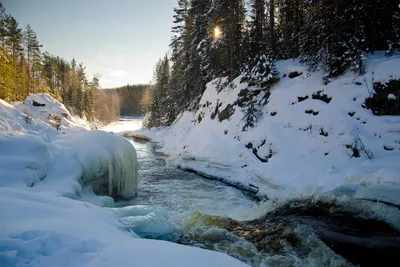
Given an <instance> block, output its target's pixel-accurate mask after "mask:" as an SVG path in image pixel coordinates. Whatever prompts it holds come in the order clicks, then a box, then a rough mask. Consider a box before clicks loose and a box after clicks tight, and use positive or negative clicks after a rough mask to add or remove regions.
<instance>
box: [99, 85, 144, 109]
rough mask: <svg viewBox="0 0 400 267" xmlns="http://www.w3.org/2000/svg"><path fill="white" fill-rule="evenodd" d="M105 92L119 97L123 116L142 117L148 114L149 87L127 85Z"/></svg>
mask: <svg viewBox="0 0 400 267" xmlns="http://www.w3.org/2000/svg"><path fill="white" fill-rule="evenodd" d="M105 90H106V91H108V92H115V93H116V94H117V95H118V97H119V103H120V109H119V110H120V115H121V116H142V115H143V114H144V113H145V112H146V110H147V107H148V103H149V101H150V97H149V85H147V84H134V85H131V84H127V85H124V86H121V87H117V88H112V89H105Z"/></svg>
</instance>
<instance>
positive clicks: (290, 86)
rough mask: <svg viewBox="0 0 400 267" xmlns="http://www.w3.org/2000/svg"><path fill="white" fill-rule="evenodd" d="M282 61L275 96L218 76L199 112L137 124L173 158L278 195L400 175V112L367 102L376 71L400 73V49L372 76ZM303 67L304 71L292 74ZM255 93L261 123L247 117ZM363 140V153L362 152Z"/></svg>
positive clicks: (380, 77)
mask: <svg viewBox="0 0 400 267" xmlns="http://www.w3.org/2000/svg"><path fill="white" fill-rule="evenodd" d="M277 68H278V70H279V72H280V75H281V80H280V82H279V83H278V84H276V85H275V86H274V87H273V88H272V89H271V95H270V97H269V98H268V104H266V105H259V104H258V103H259V102H261V101H265V98H264V99H263V97H264V96H265V95H266V93H265V92H263V91H257V90H258V89H257V88H252V87H248V86H247V84H246V83H240V77H238V78H237V79H236V80H234V81H233V82H232V84H231V85H228V86H226V87H225V88H223V89H222V90H217V89H216V84H215V83H214V82H210V83H209V84H207V88H206V90H205V92H204V94H203V97H202V99H201V101H200V108H199V109H198V110H197V112H194V113H190V112H186V113H184V114H183V115H182V117H180V119H179V120H178V121H177V122H175V124H173V126H172V127H169V128H166V129H161V130H160V129H150V130H149V129H142V130H139V131H138V132H137V133H138V134H142V135H146V136H148V137H150V138H152V139H153V140H155V141H159V142H161V143H162V144H164V148H163V149H161V151H162V152H165V153H167V154H169V155H171V157H169V163H170V164H173V165H175V166H179V167H182V168H184V169H190V170H195V171H197V172H199V173H201V174H203V175H206V176H210V177H218V178H219V179H221V180H225V181H227V182H230V183H232V184H235V185H238V186H240V187H242V188H247V189H249V190H252V191H258V194H259V195H260V196H267V197H269V198H282V197H284V198H287V197H293V196H303V195H312V194H316V193H322V192H327V191H329V190H333V189H334V188H337V187H339V186H341V185H344V184H360V185H364V186H369V185H373V184H384V185H400V175H399V173H400V165H399V164H398V162H399V161H400V135H399V133H400V118H399V117H398V116H374V115H373V114H372V112H371V111H370V110H368V109H365V108H363V107H362V105H363V103H364V100H365V98H366V97H368V96H369V95H370V91H371V89H372V88H373V86H372V81H373V80H374V81H375V82H377V81H388V80H389V79H393V78H396V77H398V69H399V68H400V56H393V57H391V58H384V57H383V56H382V55H377V56H374V57H371V58H370V59H369V60H368V61H367V73H366V74H365V75H364V76H357V75H356V74H354V73H347V74H345V75H344V76H342V77H339V78H336V79H331V80H330V83H329V84H327V85H324V83H323V82H322V74H321V73H318V72H317V73H308V72H307V71H306V69H305V68H304V67H303V66H302V65H301V64H299V63H298V62H297V61H293V60H286V61H280V62H278V64H277ZM294 71H296V72H298V74H300V75H299V76H296V75H289V74H290V73H293V72H294ZM289 76H291V77H292V78H290V77H289ZM293 76H296V77H294V78H293ZM232 85H233V86H232ZM249 94H254V95H257V97H255V98H254V99H256V100H257V102H256V103H255V104H254V105H255V107H256V108H258V112H256V113H255V114H254V117H253V119H254V122H255V126H254V127H251V126H247V125H246V120H245V117H246V114H247V107H248V105H246V103H245V101H246V99H245V97H243V96H246V95H249ZM241 102H242V103H243V102H244V105H240V104H241ZM257 105H258V106H257ZM241 106H242V107H241ZM244 128H246V129H245V130H243V129H244ZM363 146H364V147H365V151H363V150H362V148H363ZM356 147H357V148H358V149H359V150H360V156H361V157H358V158H356V157H352V155H353V154H354V148H356ZM388 148H390V149H388ZM365 152H367V153H365ZM368 152H372V154H373V157H372V159H369V156H368V155H372V154H370V153H368ZM382 192H383V191H382Z"/></svg>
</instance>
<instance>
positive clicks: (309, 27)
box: [147, 0, 400, 126]
mask: <svg viewBox="0 0 400 267" xmlns="http://www.w3.org/2000/svg"><path fill="white" fill-rule="evenodd" d="M174 11H175V15H174V19H173V23H174V26H173V27H172V32H173V37H172V41H171V49H172V55H171V59H170V60H171V62H170V65H171V70H170V74H169V76H168V77H169V78H168V79H165V80H164V81H163V82H162V83H161V82H160V79H161V77H159V76H158V75H161V76H165V75H166V74H165V71H164V72H161V71H160V70H159V68H160V66H159V65H160V63H159V64H157V67H156V71H155V79H154V85H153V86H152V89H151V94H150V99H151V100H150V102H151V105H150V109H149V110H150V112H151V116H150V118H151V120H149V122H148V125H147V126H160V125H169V124H171V123H172V122H173V121H174V120H175V118H176V117H177V116H178V115H179V113H181V112H182V111H184V110H192V109H195V108H196V107H197V103H198V102H199V100H200V97H201V95H202V93H203V92H204V90H205V85H206V83H208V82H210V81H212V80H214V79H216V78H220V79H221V78H224V79H221V81H224V83H222V86H224V85H227V84H229V83H230V82H231V81H232V80H233V79H234V78H235V77H238V76H239V75H242V81H246V82H248V83H249V86H253V87H255V88H256V89H258V90H268V89H269V88H270V87H271V86H272V85H273V84H274V83H276V82H277V81H278V80H279V73H278V72H277V70H276V67H275V62H276V61H277V60H280V59H288V58H299V59H300V60H301V62H302V63H304V64H306V65H307V66H308V68H309V70H310V71H315V70H322V71H323V72H324V73H325V77H324V81H325V82H328V81H329V79H330V78H332V77H336V76H339V75H341V74H343V73H344V72H345V71H347V70H352V71H354V72H356V73H358V74H360V75H362V74H363V73H364V71H365V70H364V58H365V56H366V54H367V53H374V51H375V50H387V55H388V56H390V55H393V54H394V53H395V50H396V49H397V48H398V47H399V46H400V7H399V5H398V1H397V0H361V1H360V0H247V1H245V0H178V3H177V8H175V9H174ZM246 18H247V20H246ZM167 80H168V83H165V82H166V81H167ZM220 83H221V82H220ZM250 103H252V102H251V101H250ZM253 104H254V103H253ZM254 110H256V107H255V106H254V105H252V104H250V107H249V112H247V113H248V121H249V123H248V124H249V126H251V125H252V124H253V121H254V120H255V115H254V114H255V112H254Z"/></svg>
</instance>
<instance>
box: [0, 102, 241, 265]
mask: <svg viewBox="0 0 400 267" xmlns="http://www.w3.org/2000/svg"><path fill="white" fill-rule="evenodd" d="M30 99H36V100H37V101H39V99H37V98H35V97H32V98H30ZM36 100H35V101H36ZM40 100H41V101H43V102H40V103H42V104H43V103H45V104H46V106H42V107H39V108H41V109H37V108H38V107H37V106H32V107H31V106H30V104H27V102H25V104H19V105H18V106H19V107H20V108H21V107H22V108H23V107H25V108H26V109H25V110H24V111H25V112H27V114H29V116H27V115H26V114H24V113H23V112H21V111H20V110H17V109H15V108H14V107H13V106H11V105H9V104H7V103H6V102H4V101H3V100H0V203H1V205H0V225H1V227H0V266H44V267H46V266H49V267H50V266H71V267H72V266H74V267H75V266H96V267H99V266H132V264H133V265H137V266H245V264H243V263H241V262H240V261H238V260H235V259H233V258H231V257H229V256H227V255H223V254H220V253H216V252H212V251H207V250H202V249H198V248H192V247H186V246H182V245H177V244H174V243H169V242H162V241H155V240H145V239H140V238H138V235H136V234H135V233H134V232H128V231H127V230H126V228H129V229H131V230H136V229H137V228H136V225H137V224H138V223H141V224H146V223H149V225H151V226H154V227H157V226H158V225H157V224H155V223H154V219H157V218H156V217H155V216H156V215H152V213H151V214H147V216H146V218H145V217H143V220H140V221H132V220H131V219H130V215H132V212H128V213H129V214H126V215H125V216H122V217H121V216H119V215H118V214H114V212H115V211H114V210H113V209H110V210H107V209H105V208H101V207H99V206H96V205H93V204H90V203H95V204H97V205H102V206H113V200H112V199H111V198H110V197H106V196H103V197H97V196H95V195H94V194H93V192H92V188H93V189H94V190H95V191H98V192H99V191H102V192H104V193H106V194H109V195H113V194H121V195H122V196H124V197H131V196H133V195H134V194H135V193H136V190H137V168H136V166H135V165H136V152H135V150H134V148H133V146H132V144H131V143H130V142H129V141H128V140H126V139H124V138H123V137H120V136H115V135H112V134H110V133H107V132H103V131H86V130H85V129H86V126H85V124H82V125H81V126H78V129H76V121H75V120H74V119H73V118H72V117H70V114H69V113H66V114H67V115H66V116H65V117H64V119H62V120H61V122H62V126H61V131H57V130H56V129H54V128H53V127H52V126H50V125H49V124H48V123H49V121H48V120H47V118H46V116H48V115H46V114H47V113H48V112H49V111H51V113H50V114H53V115H52V117H54V116H59V115H60V114H61V116H64V115H62V113H65V110H64V107H63V106H62V105H61V104H60V103H56V102H53V99H51V98H48V97H47V96H46V95H44V98H43V99H42V98H41V95H40ZM42 111H43V112H42ZM45 112H46V113H45ZM35 116H38V117H37V118H38V119H37V118H36V117H35ZM40 119H44V120H45V121H46V123H45V122H42V121H40ZM78 122H79V121H78ZM62 132H63V133H67V134H62ZM85 184H88V185H90V186H91V187H92V188H90V187H84V188H82V185H85ZM89 202H90V203H89ZM113 211H114V212H113ZM116 213H117V212H116ZM117 217H120V218H119V219H118V218H117ZM161 219H162V217H161ZM120 220H121V221H123V222H124V223H125V225H123V224H121V222H120ZM158 231H159V232H160V234H163V233H168V232H166V231H170V229H161V228H160V229H158Z"/></svg>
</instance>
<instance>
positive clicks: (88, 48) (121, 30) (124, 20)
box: [0, 0, 177, 88]
mask: <svg viewBox="0 0 400 267" xmlns="http://www.w3.org/2000/svg"><path fill="white" fill-rule="evenodd" d="M0 2H1V3H3V5H4V7H5V8H6V13H9V14H11V15H12V16H13V17H14V18H15V19H16V20H17V21H18V22H19V24H20V27H23V28H24V27H25V26H26V25H27V24H30V25H31V27H32V28H33V30H34V31H35V32H36V34H37V36H38V38H39V41H40V42H41V44H43V51H48V52H50V53H52V54H54V55H57V56H61V57H63V58H65V59H66V60H71V59H72V58H73V57H75V59H76V60H77V62H78V63H79V62H83V64H84V65H86V66H87V68H86V70H87V74H88V78H89V79H90V78H91V77H92V75H93V74H94V73H100V75H101V85H102V86H103V87H105V88H108V87H114V86H120V85H125V84H127V83H130V84H134V83H148V82H149V81H150V80H151V78H152V76H153V69H154V66H155V64H156V62H157V60H158V59H159V58H160V57H163V56H164V55H165V53H167V52H168V51H169V47H168V45H169V42H170V38H171V35H172V34H171V27H172V19H173V18H172V16H173V7H175V6H176V3H177V1H176V0H113V1H110V0H0Z"/></svg>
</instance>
